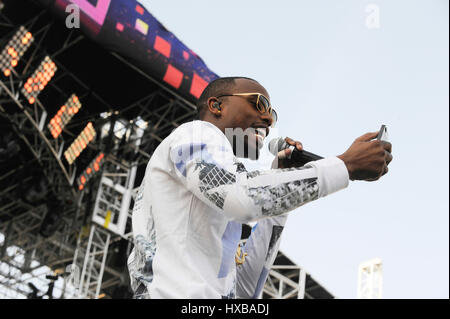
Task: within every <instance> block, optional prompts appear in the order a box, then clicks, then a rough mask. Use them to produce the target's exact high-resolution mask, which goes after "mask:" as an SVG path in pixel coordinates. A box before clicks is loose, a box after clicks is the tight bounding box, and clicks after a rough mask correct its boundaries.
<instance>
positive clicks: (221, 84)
mask: <svg viewBox="0 0 450 319" xmlns="http://www.w3.org/2000/svg"><path fill="white" fill-rule="evenodd" d="M237 79H247V80H251V81H254V82H257V81H256V80H254V79H251V78H247V77H244V76H229V77H223V78H218V79H215V80H214V81H212V82H210V83H209V84H208V85H207V86H206V88H205V89H204V90H203V93H202V95H200V98H199V99H198V101H197V113H198V118H199V119H202V118H203V117H204V116H205V113H206V110H207V109H208V99H209V98H210V97H211V96H217V95H221V94H230V93H232V92H231V89H233V87H234V86H235V84H236V82H235V80H237Z"/></svg>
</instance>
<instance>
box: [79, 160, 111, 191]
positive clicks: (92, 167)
mask: <svg viewBox="0 0 450 319" xmlns="http://www.w3.org/2000/svg"><path fill="white" fill-rule="evenodd" d="M104 157H105V154H104V153H100V154H99V155H97V156H96V157H95V158H94V159H93V160H92V161H91V163H90V164H89V165H88V167H87V168H86V169H85V170H84V172H83V173H81V175H80V176H79V177H78V178H77V183H78V189H79V190H80V191H81V190H83V188H84V186H85V185H86V183H87V182H88V181H89V180H90V179H91V178H92V177H93V176H94V175H95V173H96V172H98V171H99V170H100V166H101V165H102V164H103V162H104Z"/></svg>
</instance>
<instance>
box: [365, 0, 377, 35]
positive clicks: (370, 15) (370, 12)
mask: <svg viewBox="0 0 450 319" xmlns="http://www.w3.org/2000/svg"><path fill="white" fill-rule="evenodd" d="M365 11H366V13H367V16H366V21H365V22H366V27H367V28H368V29H379V28H380V7H379V6H378V5H377V4H374V3H370V4H368V5H366V8H365Z"/></svg>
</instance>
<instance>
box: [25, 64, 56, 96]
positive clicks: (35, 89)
mask: <svg viewBox="0 0 450 319" xmlns="http://www.w3.org/2000/svg"><path fill="white" fill-rule="evenodd" d="M57 69H58V68H57V67H56V64H55V63H54V62H53V61H52V60H51V59H50V58H49V57H48V56H46V57H45V58H44V60H43V61H42V62H41V64H40V65H39V67H38V68H37V69H36V70H35V71H34V73H33V75H32V76H31V77H29V78H28V80H27V81H26V82H25V84H24V85H23V87H22V94H23V95H24V96H25V97H26V98H27V100H28V102H29V103H30V104H33V103H34V102H36V98H37V96H38V95H39V93H41V92H42V91H43V90H44V88H45V87H46V86H47V84H48V82H49V81H50V79H51V78H52V77H53V76H54V75H55V72H56V70H57Z"/></svg>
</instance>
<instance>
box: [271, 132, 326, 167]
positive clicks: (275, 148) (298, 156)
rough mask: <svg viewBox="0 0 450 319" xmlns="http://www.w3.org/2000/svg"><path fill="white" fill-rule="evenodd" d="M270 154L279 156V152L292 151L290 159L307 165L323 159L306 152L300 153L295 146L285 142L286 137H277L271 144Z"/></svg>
mask: <svg viewBox="0 0 450 319" xmlns="http://www.w3.org/2000/svg"><path fill="white" fill-rule="evenodd" d="M268 147H269V152H270V153H272V154H273V155H275V156H277V154H278V152H280V151H282V150H285V149H287V148H289V149H291V154H290V155H289V156H288V158H289V159H291V160H293V161H294V162H295V163H299V164H301V165H305V164H306V163H308V162H311V161H317V160H320V159H322V158H323V157H321V156H319V155H316V154H313V153H310V152H307V151H305V150H302V151H299V150H298V149H297V148H296V147H295V146H293V145H290V144H288V142H286V141H285V140H284V137H276V138H274V139H272V140H271V141H270V142H269V145H268Z"/></svg>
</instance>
